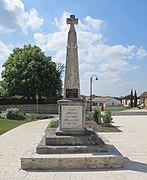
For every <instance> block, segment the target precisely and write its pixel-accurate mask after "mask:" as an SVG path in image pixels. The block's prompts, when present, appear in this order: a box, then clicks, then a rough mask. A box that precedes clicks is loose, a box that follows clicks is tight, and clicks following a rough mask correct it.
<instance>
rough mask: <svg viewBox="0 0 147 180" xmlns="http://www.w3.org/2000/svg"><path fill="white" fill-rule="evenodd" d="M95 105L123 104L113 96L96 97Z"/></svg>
mask: <svg viewBox="0 0 147 180" xmlns="http://www.w3.org/2000/svg"><path fill="white" fill-rule="evenodd" d="M92 103H93V106H103V107H114V106H121V105H122V104H121V101H120V100H118V99H115V98H112V97H95V98H93V100H92Z"/></svg>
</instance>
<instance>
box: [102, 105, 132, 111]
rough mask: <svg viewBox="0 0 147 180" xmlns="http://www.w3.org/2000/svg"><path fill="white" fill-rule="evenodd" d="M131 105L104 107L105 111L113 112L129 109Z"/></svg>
mask: <svg viewBox="0 0 147 180" xmlns="http://www.w3.org/2000/svg"><path fill="white" fill-rule="evenodd" d="M130 108H131V107H124V106H118V107H105V111H111V112H115V111H124V110H127V109H130Z"/></svg>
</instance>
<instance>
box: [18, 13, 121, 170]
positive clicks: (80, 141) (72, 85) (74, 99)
mask: <svg viewBox="0 0 147 180" xmlns="http://www.w3.org/2000/svg"><path fill="white" fill-rule="evenodd" d="M67 24H69V25H70V30H69V32H68V39H67V51H66V70H65V82H64V97H63V99H61V100H59V101H58V106H59V127H58V128H57V129H50V130H48V131H47V132H46V134H45V135H44V137H43V139H42V140H41V142H40V143H39V144H38V146H37V147H36V150H34V148H32V149H29V150H28V151H27V152H26V154H25V155H24V156H23V157H22V158H21V168H22V169H24V170H62V169H103V168H121V167H122V166H123V157H122V155H121V154H120V153H119V152H118V151H117V150H116V148H115V147H114V146H113V145H110V144H105V142H104V141H103V140H102V138H101V136H99V134H98V133H97V132H95V131H93V130H91V129H87V128H86V127H85V100H82V99H80V81H79V65H78V46H77V35H76V30H75V24H76V25H77V24H78V19H77V18H75V16H74V15H70V18H67Z"/></svg>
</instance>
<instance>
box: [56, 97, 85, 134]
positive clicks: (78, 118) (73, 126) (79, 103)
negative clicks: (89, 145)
mask: <svg viewBox="0 0 147 180" xmlns="http://www.w3.org/2000/svg"><path fill="white" fill-rule="evenodd" d="M58 105H59V129H58V130H57V131H56V135H80V134H87V133H88V131H87V130H86V128H85V100H82V99H62V100H59V101H58Z"/></svg>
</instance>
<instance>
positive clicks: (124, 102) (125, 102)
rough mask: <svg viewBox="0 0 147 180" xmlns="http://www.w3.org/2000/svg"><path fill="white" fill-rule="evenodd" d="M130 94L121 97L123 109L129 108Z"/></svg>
mask: <svg viewBox="0 0 147 180" xmlns="http://www.w3.org/2000/svg"><path fill="white" fill-rule="evenodd" d="M130 100H131V94H129V95H127V96H124V97H122V105H123V106H125V107H128V106H130Z"/></svg>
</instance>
